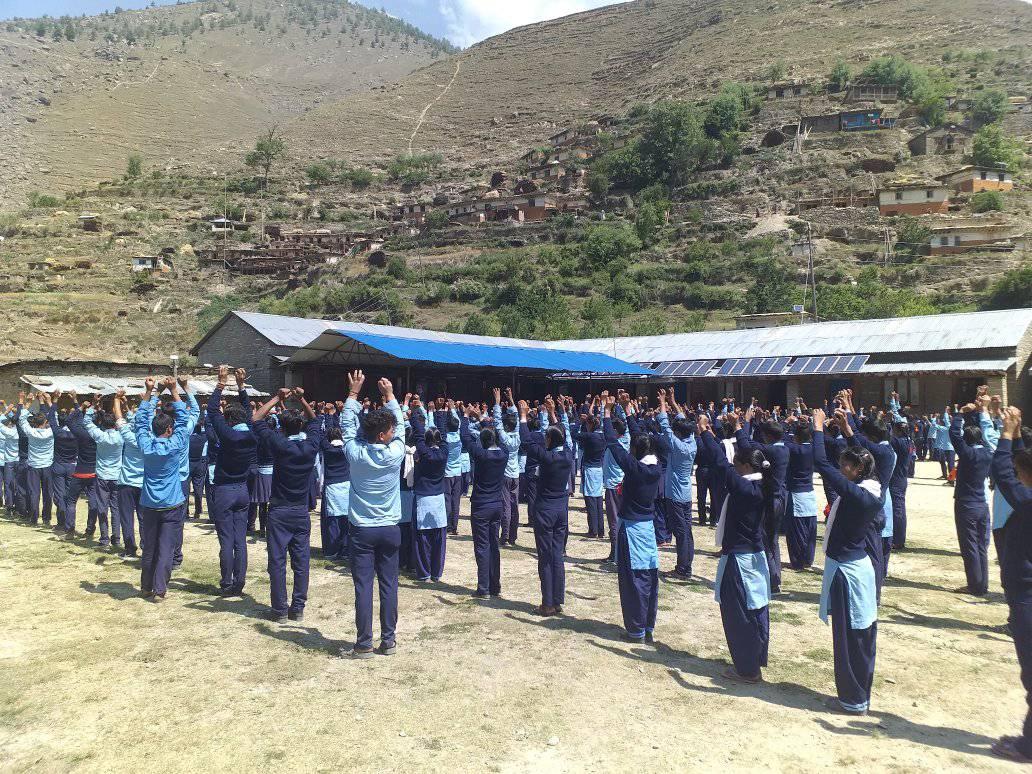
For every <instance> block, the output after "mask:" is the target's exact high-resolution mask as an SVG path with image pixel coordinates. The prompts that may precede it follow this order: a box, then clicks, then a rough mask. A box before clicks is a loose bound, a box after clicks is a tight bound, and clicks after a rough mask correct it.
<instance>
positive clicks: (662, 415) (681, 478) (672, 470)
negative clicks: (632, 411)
mask: <svg viewBox="0 0 1032 774" xmlns="http://www.w3.org/2000/svg"><path fill="white" fill-rule="evenodd" d="M678 418H679V419H683V418H684V415H683V414H678ZM656 420H657V421H658V422H659V426H660V427H661V428H662V430H663V432H664V433H666V437H667V440H668V441H670V454H669V455H668V456H667V471H666V496H667V498H668V499H670V500H673V501H674V502H678V503H690V502H691V501H692V468H693V467H694V466H695V455H696V453H697V452H698V444H697V443H696V441H695V436H694V435H690V436H688V437H687V438H684V439H681V438H678V437H677V436H676V435H674V431H673V430H672V429H671V428H670V419H669V418H668V417H667V415H666V412H665V411H661V412H659V413H658V414H656Z"/></svg>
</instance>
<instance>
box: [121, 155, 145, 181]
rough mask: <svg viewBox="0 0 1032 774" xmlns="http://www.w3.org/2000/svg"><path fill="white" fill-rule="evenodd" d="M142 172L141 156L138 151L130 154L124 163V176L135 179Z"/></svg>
mask: <svg viewBox="0 0 1032 774" xmlns="http://www.w3.org/2000/svg"><path fill="white" fill-rule="evenodd" d="M142 174H143V158H142V157H141V156H140V155H139V154H138V153H133V154H130V156H129V161H128V162H126V165H125V176H126V179H128V180H136V179H137V178H138V177H139V176H140V175H142Z"/></svg>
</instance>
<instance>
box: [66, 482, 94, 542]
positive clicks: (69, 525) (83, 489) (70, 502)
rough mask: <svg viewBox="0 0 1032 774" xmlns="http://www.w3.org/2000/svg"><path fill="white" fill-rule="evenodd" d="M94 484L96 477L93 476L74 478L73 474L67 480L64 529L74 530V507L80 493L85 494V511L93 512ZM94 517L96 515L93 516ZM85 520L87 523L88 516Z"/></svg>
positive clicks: (77, 502)
mask: <svg viewBox="0 0 1032 774" xmlns="http://www.w3.org/2000/svg"><path fill="white" fill-rule="evenodd" d="M96 484H97V479H95V478H75V477H74V476H73V477H72V479H71V481H70V482H69V484H68V498H67V499H66V500H65V518H66V521H65V529H66V530H67V531H68V532H74V531H75V507H76V506H77V505H78V504H79V497H80V495H83V494H85V495H86V507H87V509H88V510H87V513H88V514H89V513H94V508H95V507H96V499H95V495H94V493H93V492H94V488H95V487H96ZM94 518H96V516H94ZM86 521H87V523H89V517H88V516H87V519H86Z"/></svg>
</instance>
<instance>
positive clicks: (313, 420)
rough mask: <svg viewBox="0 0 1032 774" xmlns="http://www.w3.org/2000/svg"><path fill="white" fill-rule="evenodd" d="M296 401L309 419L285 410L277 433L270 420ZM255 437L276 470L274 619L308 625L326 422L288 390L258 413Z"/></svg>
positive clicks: (271, 524) (271, 544) (271, 530)
mask: <svg viewBox="0 0 1032 774" xmlns="http://www.w3.org/2000/svg"><path fill="white" fill-rule="evenodd" d="M290 397H293V398H295V399H296V400H297V401H298V402H300V404H301V408H302V410H303V412H304V415H303V416H302V414H301V412H299V411H297V410H295V409H286V410H284V411H283V412H282V413H281V414H280V415H279V424H280V426H281V427H282V432H277V431H276V430H273V429H272V427H270V425H269V423H268V422H267V421H266V419H265V418H266V417H267V416H268V415H269V412H270V411H272V409H273V407H274V406H277V405H283V404H284V402H285V401H286V400H287V399H288V398H290ZM302 428H303V429H304V432H302ZM254 433H255V435H257V436H258V438H260V439H261V440H262V441H263V442H264V443H265V444H266V446H267V448H268V450H269V454H270V456H271V458H272V460H273V468H274V472H273V474H272V493H271V495H270V498H269V516H268V522H267V523H266V540H267V546H268V554H269V587H270V591H271V597H272V618H273V620H275V621H276V622H277V623H284V622H286V621H287V620H288V619H289V620H291V621H301V620H304V617H305V602H306V601H307V600H308V568H309V558H310V554H311V548H310V540H311V533H312V520H311V518H310V517H309V515H308V490H309V489H310V488H311V477H312V467H313V466H314V465H315V457H316V455H317V454H318V453H319V447H320V445H321V443H322V436H323V431H322V421H321V420H320V419H319V418H318V417H316V415H315V411H313V410H312V407H311V406H310V405H309V403H308V401H306V400H305V395H304V390H302V389H301V388H300V387H295V388H293V389H289V388H286V387H284V388H283V389H281V390H280V391H279V393H278V394H277V395H275V396H273V398H272V399H271V400H269V401H268V402H267V403H266V404H265V405H263V406H260V407H259V408H258V410H257V411H256V412H255V414H254ZM288 553H289V555H290V569H291V570H292V571H293V573H294V586H293V591H292V593H291V598H290V605H289V606H288V605H287V575H286V573H287V554H288ZM241 577H242V576H241Z"/></svg>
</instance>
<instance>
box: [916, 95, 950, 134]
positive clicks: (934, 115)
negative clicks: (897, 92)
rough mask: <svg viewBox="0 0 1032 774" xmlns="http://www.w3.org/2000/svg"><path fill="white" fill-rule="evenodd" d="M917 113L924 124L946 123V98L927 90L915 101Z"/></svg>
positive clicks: (939, 124) (932, 125) (938, 124)
mask: <svg viewBox="0 0 1032 774" xmlns="http://www.w3.org/2000/svg"><path fill="white" fill-rule="evenodd" d="M917 114H918V115H919V116H920V117H921V120H922V121H924V123H925V125H926V126H931V127H935V126H942V125H943V124H944V123H946V100H945V99H943V97H942V96H941V95H940V94H938V93H936V92H928V93H927V94H926V95H923V96H922V98H921V99H920V100H919V101H918V102H917Z"/></svg>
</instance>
